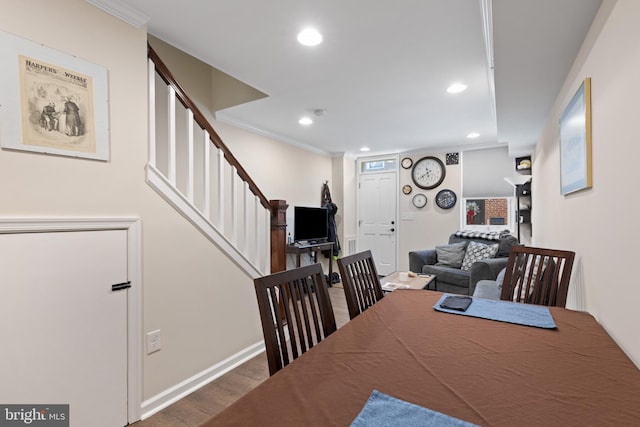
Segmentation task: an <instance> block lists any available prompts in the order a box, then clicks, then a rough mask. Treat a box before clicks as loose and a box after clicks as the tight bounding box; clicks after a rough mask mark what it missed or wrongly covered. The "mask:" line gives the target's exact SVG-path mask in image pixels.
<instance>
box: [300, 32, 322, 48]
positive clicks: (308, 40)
mask: <svg viewBox="0 0 640 427" xmlns="http://www.w3.org/2000/svg"><path fill="white" fill-rule="evenodd" d="M298 42H299V43H300V44H303V45H305V46H317V45H319V44H320V43H322V34H320V33H319V32H318V30H316V29H315V28H305V29H304V30H302V31H300V32H299V33H298Z"/></svg>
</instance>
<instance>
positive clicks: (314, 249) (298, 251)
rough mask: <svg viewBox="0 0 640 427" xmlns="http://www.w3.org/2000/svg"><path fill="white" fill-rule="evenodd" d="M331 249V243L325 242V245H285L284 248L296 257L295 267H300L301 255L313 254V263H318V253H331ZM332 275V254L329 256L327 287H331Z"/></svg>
mask: <svg viewBox="0 0 640 427" xmlns="http://www.w3.org/2000/svg"><path fill="white" fill-rule="evenodd" d="M332 249H333V242H325V243H313V244H312V243H309V244H304V245H302V244H293V245H287V246H286V247H285V251H286V252H287V253H288V254H294V255H295V256H296V267H300V255H302V254H310V253H313V262H314V263H316V262H318V252H321V251H331V250H332ZM332 274H333V254H331V255H330V256H329V282H328V283H327V285H328V286H331V284H332V282H331V280H332V279H333V278H332V277H331V276H332Z"/></svg>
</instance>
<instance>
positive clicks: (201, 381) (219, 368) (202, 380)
mask: <svg viewBox="0 0 640 427" xmlns="http://www.w3.org/2000/svg"><path fill="white" fill-rule="evenodd" d="M263 351H264V341H260V342H259V343H256V344H254V345H252V346H249V347H247V348H245V349H244V350H242V351H240V352H238V353H236V354H234V355H232V356H231V357H228V358H227V359H225V360H223V361H222V362H220V363H217V364H215V365H213V366H212V367H210V368H208V369H205V370H204V371H202V372H200V373H198V374H196V375H194V376H192V377H191V378H187V379H186V380H184V381H183V382H181V383H179V384H176V385H175V386H173V387H171V388H168V389H167V390H165V391H163V392H162V393H159V394H157V395H155V396H153V397H152V398H150V399H147V400H145V401H144V402H142V405H141V411H140V412H141V413H142V416H141V419H142V420H144V419H147V418H149V417H150V416H152V415H153V414H155V413H157V412H160V411H161V410H163V409H164V408H166V407H167V406H169V405H171V404H172V403H175V402H177V401H178V400H180V399H182V398H183V397H185V396H187V395H188V394H191V393H193V392H194V391H196V390H198V389H199V388H201V387H204V386H205V385H207V384H209V383H210V382H211V381H213V380H215V379H216V378H219V377H221V376H222V375H224V374H226V373H227V372H229V371H231V370H232V369H234V368H236V367H237V366H239V365H241V364H243V363H244V362H246V361H247V360H249V359H252V358H253V357H255V356H257V355H258V354H260V353H262V352H263Z"/></svg>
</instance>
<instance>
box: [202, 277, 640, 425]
mask: <svg viewBox="0 0 640 427" xmlns="http://www.w3.org/2000/svg"><path fill="white" fill-rule="evenodd" d="M443 298H445V295H444V294H442V293H441V292H435V291H427V290H412V289H407V290H398V291H395V292H392V293H389V294H387V295H385V297H384V298H383V299H381V300H380V301H378V302H377V303H376V304H374V305H373V306H371V307H370V308H368V309H367V310H365V311H364V312H363V313H361V314H360V315H358V316H357V317H356V318H354V319H352V320H351V321H349V322H348V323H347V324H345V325H344V326H342V327H341V328H340V329H338V330H337V331H336V332H334V333H333V334H331V335H330V336H328V337H327V338H325V339H324V340H323V341H322V342H320V343H319V344H318V345H317V346H315V347H313V348H312V349H311V350H309V351H308V352H306V353H304V354H303V355H301V356H300V357H299V358H297V359H296V360H294V361H293V362H292V363H290V364H289V365H288V366H286V367H285V368H283V369H282V370H280V371H278V372H277V373H275V374H274V375H272V376H271V377H269V378H268V379H266V380H265V381H264V382H262V383H261V384H260V385H258V386H257V387H256V388H254V389H253V390H252V391H250V392H249V393H247V394H246V395H244V396H243V397H241V398H240V399H239V400H237V401H236V402H234V403H233V404H231V405H230V406H229V407H227V408H226V409H225V410H223V411H222V412H220V413H219V414H217V415H216V416H215V417H213V418H211V419H210V420H208V421H207V422H205V423H204V424H203V426H205V427H213V426H243V427H247V426H349V425H350V424H351V423H352V422H354V420H356V418H358V417H359V414H360V413H361V411H363V408H364V407H365V405H366V404H367V402H368V400H369V398H370V397H371V396H372V393H374V391H375V392H376V393H382V394H383V395H387V396H391V397H393V398H395V399H398V400H400V401H402V402H408V403H409V404H413V405H416V406H418V407H420V408H426V409H428V410H429V411H433V412H434V413H437V414H444V415H446V416H447V417H451V419H453V420H460V421H462V422H467V423H471V424H475V425H480V426H509V427H512V426H519V427H520V426H546V427H549V426H563V427H564V426H609V425H611V426H639V425H640V370H638V367H637V366H636V365H634V363H633V362H632V361H631V360H630V359H629V357H628V356H627V355H626V354H625V353H624V352H623V351H622V349H621V348H620V347H619V346H618V345H617V344H616V343H615V341H614V340H613V339H612V338H611V337H610V336H609V335H608V334H607V332H606V331H605V329H604V328H602V326H601V325H600V324H598V322H597V321H596V320H595V318H594V317H593V316H592V315H590V314H589V313H586V312H581V311H574V310H569V309H566V308H561V307H544V308H542V309H543V310H547V309H548V314H549V315H550V318H552V323H553V325H552V327H534V326H526V325H523V324H517V323H511V322H509V321H497V320H492V319H487V318H481V317H474V316H471V315H464V313H463V312H461V314H462V315H459V314H455V312H443V311H439V310H436V308H438V304H440V303H441V302H442V301H443ZM497 303H498V307H502V305H500V304H503V305H507V307H508V308H511V307H512V305H514V304H517V303H512V302H507V301H504V302H497ZM474 304H476V305H477V307H481V304H480V301H479V300H472V302H471V306H470V307H469V308H471V307H474ZM509 304H511V305H509ZM524 305H525V304H522V305H520V306H524ZM536 307H542V306H536ZM515 309H518V307H517V306H516V307H515ZM397 421H398V422H397V424H396V425H403V422H402V420H401V419H400V418H398V419H397ZM375 424H376V423H373V424H368V425H375ZM380 424H382V423H380ZM363 425H364V424H363Z"/></svg>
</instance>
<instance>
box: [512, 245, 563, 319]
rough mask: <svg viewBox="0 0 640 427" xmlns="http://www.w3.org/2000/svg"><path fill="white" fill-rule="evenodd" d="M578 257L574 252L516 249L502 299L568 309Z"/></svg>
mask: <svg viewBox="0 0 640 427" xmlns="http://www.w3.org/2000/svg"><path fill="white" fill-rule="evenodd" d="M574 258H575V252H571V251H564V250H556V249H545V248H535V247H530V246H514V247H512V248H511V251H510V253H509V260H508V261H507V268H506V272H505V275H504V282H503V284H502V293H501V295H500V299H502V300H509V301H516V302H522V303H528V304H538V305H550V306H558V307H564V306H565V305H566V303H567V293H568V292H569V281H570V279H571V270H572V268H573V261H574Z"/></svg>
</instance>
